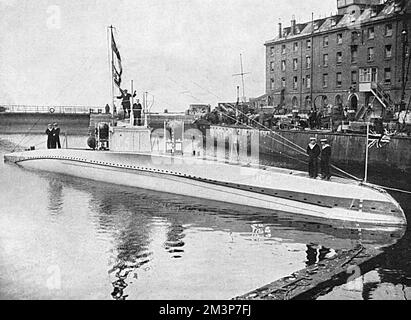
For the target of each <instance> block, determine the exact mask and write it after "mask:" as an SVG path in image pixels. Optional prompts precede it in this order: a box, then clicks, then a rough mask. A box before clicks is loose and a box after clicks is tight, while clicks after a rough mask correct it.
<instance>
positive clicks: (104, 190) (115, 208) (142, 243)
mask: <svg viewBox="0 0 411 320" xmlns="http://www.w3.org/2000/svg"><path fill="white" fill-rule="evenodd" d="M66 184H67V185H68V186H69V187H71V188H75V189H80V190H82V191H86V192H87V193H89V195H90V208H93V209H94V210H96V218H97V219H98V228H101V229H102V230H104V231H105V232H107V231H109V232H110V233H111V234H112V236H113V237H114V239H115V240H114V243H115V248H114V250H113V251H112V255H113V256H112V261H111V265H110V269H109V270H108V273H109V274H110V275H111V276H112V277H113V280H112V282H111V283H112V286H113V291H112V292H111V296H112V297H113V298H114V299H118V300H122V299H126V298H127V297H129V296H130V294H131V295H132V297H133V298H138V295H135V294H134V295H133V294H132V293H133V291H135V290H136V287H137V286H138V283H139V280H140V277H146V276H147V274H149V273H150V272H151V271H152V270H151V269H152V268H153V263H154V260H155V258H156V256H157V255H158V252H157V251H154V249H153V248H152V244H151V241H152V239H151V237H150V234H154V237H156V238H157V239H162V240H161V247H162V248H164V249H165V250H166V252H167V253H168V254H170V258H172V259H176V258H177V259H181V258H184V252H185V247H186V246H187V241H189V239H187V234H186V233H187V231H188V230H193V229H202V230H210V231H211V232H212V231H224V232H226V233H229V239H227V240H229V242H230V243H233V242H234V243H235V242H236V241H238V240H234V239H235V234H241V235H242V236H243V237H244V239H246V240H248V241H251V243H260V242H261V243H262V244H277V245H278V244H279V245H284V243H301V244H304V247H305V259H304V258H303V261H302V262H304V264H305V266H309V265H312V264H315V263H318V262H319V261H322V260H324V259H328V258H332V257H333V256H334V255H335V249H341V248H353V247H354V246H355V245H356V244H358V243H359V242H360V243H362V244H363V245H369V246H373V247H376V246H384V245H388V244H390V243H393V242H394V241H395V239H396V238H397V237H399V236H400V235H401V232H402V231H401V230H390V231H388V232H377V231H375V230H372V229H371V230H368V231H367V230H361V229H338V228H336V227H335V226H332V225H322V224H317V223H312V222H305V221H299V220H296V219H291V218H289V217H286V218H284V217H282V216H279V215H277V214H275V213H273V212H271V211H270V212H265V211H258V212H255V211H254V212H252V213H250V211H249V209H244V208H243V209H242V210H234V211H233V210H232V211H231V212H230V211H229V210H228V209H227V208H222V209H223V211H224V214H218V210H217V211H215V209H216V208H215V207H213V206H210V204H201V205H200V206H199V205H198V204H191V203H190V201H198V200H197V199H196V200H193V199H191V200H190V199H183V198H182V197H179V196H173V195H165V194H161V193H156V192H151V191H147V190H138V189H131V188H123V187H117V186H110V185H104V184H96V183H94V182H91V181H87V183H84V181H82V180H80V179H75V178H73V179H71V180H70V181H66ZM154 205H155V206H156V212H155V215H154V216H153V214H150V213H148V212H149V211H150V208H153V206H154ZM222 206H223V207H224V206H225V205H223V204H222ZM197 207H200V208H201V211H197V210H196V208H197ZM252 210H253V209H252ZM155 226H157V227H159V226H160V227H161V228H159V230H161V232H162V233H163V234H162V235H161V232H154V231H153V230H154V229H155ZM210 231H209V232H210ZM195 245H196V247H197V249H199V247H201V246H203V245H205V246H207V243H196V244H195ZM287 250H288V251H290V252H293V251H294V252H304V250H303V248H301V249H298V250H296V249H287ZM280 254H281V253H280ZM221 259H222V260H221V261H222V263H224V262H223V261H224V257H221ZM302 267H304V266H301V267H299V268H297V269H301V268H302ZM157 268H158V267H157ZM294 271H295V270H294ZM284 275H286V274H284ZM270 280H273V279H270ZM143 282H145V281H143ZM130 285H133V288H130V290H128V289H129V287H130ZM250 289H253V288H250ZM139 291H140V290H137V292H139Z"/></svg>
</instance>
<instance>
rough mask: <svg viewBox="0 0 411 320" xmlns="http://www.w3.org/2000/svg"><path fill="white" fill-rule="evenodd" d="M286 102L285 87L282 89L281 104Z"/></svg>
mask: <svg viewBox="0 0 411 320" xmlns="http://www.w3.org/2000/svg"><path fill="white" fill-rule="evenodd" d="M284 104H285V89H282V90H281V92H280V106H283V105H284Z"/></svg>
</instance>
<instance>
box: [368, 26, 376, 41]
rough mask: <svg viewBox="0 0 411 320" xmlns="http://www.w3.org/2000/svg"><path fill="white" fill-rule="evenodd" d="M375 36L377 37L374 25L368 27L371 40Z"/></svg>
mask: <svg viewBox="0 0 411 320" xmlns="http://www.w3.org/2000/svg"><path fill="white" fill-rule="evenodd" d="M374 37H375V33H374V27H370V28H368V39H369V40H371V39H374Z"/></svg>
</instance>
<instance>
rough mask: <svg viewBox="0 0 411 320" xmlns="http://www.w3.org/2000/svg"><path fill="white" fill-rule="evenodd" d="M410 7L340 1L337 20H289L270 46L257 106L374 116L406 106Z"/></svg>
mask: <svg viewBox="0 0 411 320" xmlns="http://www.w3.org/2000/svg"><path fill="white" fill-rule="evenodd" d="M410 2H411V1H407V0H405V1H404V0H403V1H398V0H396V1H394V0H391V1H381V0H337V7H338V13H337V14H336V15H334V16H330V17H327V18H323V19H315V20H314V19H313V20H312V21H309V22H305V23H298V22H297V21H295V19H293V20H291V25H290V26H289V27H286V28H282V25H281V24H279V28H278V34H277V37H276V38H275V39H273V40H270V41H267V42H266V43H265V46H266V94H265V95H264V96H262V97H260V105H268V106H275V107H277V106H285V107H286V108H287V109H288V110H292V109H298V110H300V111H307V110H309V109H311V108H315V109H320V108H321V107H324V106H327V105H328V106H329V105H334V106H340V107H345V106H347V107H348V109H351V110H354V111H355V112H356V115H357V118H358V116H359V114H360V113H363V111H364V109H366V108H367V107H368V106H369V105H371V106H372V107H373V110H374V111H375V113H376V115H377V116H378V115H381V113H382V112H383V111H384V110H389V109H391V110H392V109H393V108H394V107H395V106H396V107H397V108H399V106H400V103H401V101H402V102H403V105H405V104H408V98H409V97H410V94H411V79H410V80H409V81H408V82H406V78H407V75H408V77H409V74H410V72H409V70H410V64H409V61H410V52H409V46H408V38H409V35H410V33H411V10H410Z"/></svg>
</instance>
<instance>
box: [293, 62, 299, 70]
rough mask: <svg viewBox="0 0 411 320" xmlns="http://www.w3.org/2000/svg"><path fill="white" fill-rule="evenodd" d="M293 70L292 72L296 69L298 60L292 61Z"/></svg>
mask: <svg viewBox="0 0 411 320" xmlns="http://www.w3.org/2000/svg"><path fill="white" fill-rule="evenodd" d="M293 69H294V70H297V69H298V59H293Z"/></svg>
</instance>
